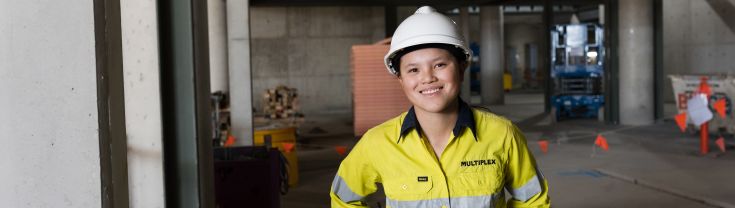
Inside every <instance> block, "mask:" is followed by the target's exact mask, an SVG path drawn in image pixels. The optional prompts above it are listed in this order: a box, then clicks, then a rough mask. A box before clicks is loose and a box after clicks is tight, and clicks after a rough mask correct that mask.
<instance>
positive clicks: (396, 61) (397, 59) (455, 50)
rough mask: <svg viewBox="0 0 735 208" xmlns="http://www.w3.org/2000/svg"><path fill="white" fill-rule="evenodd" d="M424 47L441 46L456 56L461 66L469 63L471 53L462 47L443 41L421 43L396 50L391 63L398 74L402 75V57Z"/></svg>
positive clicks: (440, 47)
mask: <svg viewBox="0 0 735 208" xmlns="http://www.w3.org/2000/svg"><path fill="white" fill-rule="evenodd" d="M424 48H439V49H444V50H446V51H448V52H449V54H452V56H454V59H456V60H457V63H459V66H462V65H465V64H467V56H469V54H466V53H465V52H464V50H462V48H460V47H457V46H454V45H449V44H443V43H427V44H420V45H415V46H411V47H406V48H404V49H401V50H400V51H398V52H396V55H395V56H394V57H393V59H391V63H392V64H393V67H394V68H395V69H396V75H397V76H401V58H402V57H403V56H404V55H406V54H408V53H410V52H412V51H415V50H419V49H424Z"/></svg>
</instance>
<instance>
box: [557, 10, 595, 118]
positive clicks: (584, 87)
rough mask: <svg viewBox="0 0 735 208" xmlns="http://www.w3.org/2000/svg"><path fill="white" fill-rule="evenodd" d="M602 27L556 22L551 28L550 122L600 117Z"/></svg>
mask: <svg viewBox="0 0 735 208" xmlns="http://www.w3.org/2000/svg"><path fill="white" fill-rule="evenodd" d="M603 34H604V33H603V29H602V27H600V26H599V25H597V24H567V25H556V26H554V27H553V29H552V31H551V40H552V43H551V45H552V47H551V58H552V60H551V61H552V67H551V78H552V80H553V82H554V90H553V91H552V92H553V93H552V96H551V106H552V111H551V113H552V121H554V122H556V121H558V120H561V119H565V118H598V120H602V119H603V111H604V110H603V109H604V104H605V97H604V96H603V94H602V92H603V89H602V86H603V85H602V77H603V75H604V73H603V72H604V68H603V66H604V65H603V63H604V62H603V61H604V57H605V48H604V46H603Z"/></svg>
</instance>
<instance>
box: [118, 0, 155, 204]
mask: <svg viewBox="0 0 735 208" xmlns="http://www.w3.org/2000/svg"><path fill="white" fill-rule="evenodd" d="M120 4H121V5H120V7H121V8H120V15H121V22H120V24H121V31H122V34H121V35H122V40H123V41H122V52H123V56H122V57H123V72H124V81H125V85H124V89H125V90H124V91H125V121H126V128H125V130H126V133H127V143H128V144H127V159H128V163H127V164H128V183H129V190H130V191H129V192H130V203H129V205H130V207H165V200H164V199H165V196H164V185H163V184H164V178H163V137H162V131H163V130H162V121H161V90H160V84H161V82H160V80H161V79H160V68H159V66H160V62H159V59H158V57H159V54H160V53H159V48H158V46H159V42H158V12H157V11H156V2H155V1H147V0H127V1H121V2H120Z"/></svg>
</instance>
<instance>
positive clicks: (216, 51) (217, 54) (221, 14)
mask: <svg viewBox="0 0 735 208" xmlns="http://www.w3.org/2000/svg"><path fill="white" fill-rule="evenodd" d="M207 16H208V17H209V18H208V19H209V20H208V21H209V66H210V67H209V76H210V77H209V78H210V81H209V85H210V89H211V90H212V92H217V91H222V92H228V91H229V85H228V84H229V80H228V71H227V12H226V7H225V1H224V0H207Z"/></svg>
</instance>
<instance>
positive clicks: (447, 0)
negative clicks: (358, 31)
mask: <svg viewBox="0 0 735 208" xmlns="http://www.w3.org/2000/svg"><path fill="white" fill-rule="evenodd" d="M547 1H550V2H551V3H552V4H567V5H569V4H571V5H584V4H604V3H606V2H608V1H612V0H251V1H250V4H251V5H253V6H415V5H432V6H484V5H543V4H544V3H546V2H547Z"/></svg>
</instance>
